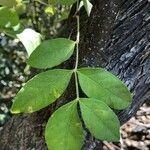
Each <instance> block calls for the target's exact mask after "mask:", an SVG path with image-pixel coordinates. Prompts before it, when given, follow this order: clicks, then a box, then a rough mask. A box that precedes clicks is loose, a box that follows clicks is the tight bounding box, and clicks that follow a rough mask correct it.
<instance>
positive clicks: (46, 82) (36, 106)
mask: <svg viewBox="0 0 150 150" xmlns="http://www.w3.org/2000/svg"><path fill="white" fill-rule="evenodd" d="M71 75H72V71H70V70H61V69H56V70H50V71H46V72H44V73H40V74H38V75H36V76H35V77H33V78H32V79H31V80H29V81H28V82H27V83H26V84H25V86H24V87H23V88H22V89H21V90H20V91H19V93H18V94H17V96H16V97H15V99H14V103H13V105H12V108H11V112H12V113H20V112H35V111H37V110H40V109H42V108H44V107H46V106H48V105H49V104H51V103H53V102H54V101H55V100H56V99H57V98H59V97H60V96H61V95H62V94H63V92H64V91H65V89H66V87H67V85H68V83H69V81H70V78H71Z"/></svg>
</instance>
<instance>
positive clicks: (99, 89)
mask: <svg viewBox="0 0 150 150" xmlns="http://www.w3.org/2000/svg"><path fill="white" fill-rule="evenodd" d="M78 76H79V82H80V86H81V88H82V90H83V92H84V93H85V94H86V95H87V96H88V97H93V98H96V99H99V100H101V101H103V102H105V103H106V104H107V105H109V106H110V107H111V108H115V109H124V108H126V107H128V106H129V104H130V103H131V100H132V96H131V93H130V92H129V91H128V89H127V87H126V86H125V85H124V84H123V83H122V82H121V81H120V80H119V79H118V78H117V77H115V76H114V75H112V74H111V73H109V72H108V71H106V70H104V69H102V68H82V69H79V70H78Z"/></svg>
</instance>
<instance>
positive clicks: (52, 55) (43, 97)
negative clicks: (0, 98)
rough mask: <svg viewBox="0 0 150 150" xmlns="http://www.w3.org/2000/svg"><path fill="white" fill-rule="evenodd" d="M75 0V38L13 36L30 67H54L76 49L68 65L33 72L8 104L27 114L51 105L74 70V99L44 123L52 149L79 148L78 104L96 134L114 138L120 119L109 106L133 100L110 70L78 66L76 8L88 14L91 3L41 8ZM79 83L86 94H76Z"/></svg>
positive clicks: (117, 135)
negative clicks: (73, 65) (42, 39)
mask: <svg viewBox="0 0 150 150" xmlns="http://www.w3.org/2000/svg"><path fill="white" fill-rule="evenodd" d="M75 2H76V5H77V6H76V13H75V15H76V18H77V36H76V41H73V40H70V39H67V38H55V39H51V40H45V41H42V42H41V37H40V35H39V34H38V33H36V32H34V31H31V30H29V29H26V30H25V31H24V32H22V33H21V34H17V35H16V36H17V37H18V38H19V39H20V41H21V42H22V43H23V44H24V45H25V47H26V49H27V51H28V54H29V59H28V61H27V63H28V64H29V65H30V66H31V67H34V68H39V69H47V68H53V67H55V66H57V65H59V64H61V63H62V62H64V61H66V60H68V59H69V58H70V57H71V55H72V54H73V53H74V50H75V51H76V61H75V67H74V68H73V69H50V70H48V71H45V72H43V73H40V74H38V75H36V76H35V77H33V78H32V79H31V80H29V81H28V82H27V83H26V84H25V85H24V86H23V87H22V89H21V90H20V91H19V92H18V94H17V95H16V97H15V99H14V102H13V105H12V108H11V112H12V113H14V114H16V113H22V112H24V113H31V112H35V111H38V110H40V109H42V108H44V107H46V106H48V105H50V104H52V103H53V102H55V101H56V100H57V99H58V98H59V97H60V96H61V95H62V94H63V93H64V92H65V90H66V88H67V86H68V84H69V82H70V79H71V76H72V75H74V77H75V87H76V99H75V100H72V101H71V102H68V103H67V104H65V105H63V106H61V107H60V108H58V109H57V110H56V111H55V112H54V113H53V114H52V115H51V117H50V118H49V121H48V123H47V125H46V130H45V139H46V143H47V145H48V148H49V149H51V150H56V149H59V150H80V149H81V148H82V145H83V142H84V134H83V127H82V122H81V120H80V118H79V112H78V109H77V106H79V107H78V108H80V112H81V117H82V118H83V122H84V124H85V126H86V128H87V129H88V130H89V131H90V133H91V134H92V135H93V136H94V137H95V138H97V139H100V140H107V141H119V139H120V133H119V128H120V124H119V120H118V118H117V116H116V115H115V113H114V112H113V111H112V110H111V108H112V109H118V110H121V109H124V108H126V107H128V105H129V104H130V103H131V100H132V96H131V94H130V92H129V91H128V89H127V87H126V86H125V85H124V84H123V83H122V81H120V80H119V79H118V78H117V77H116V76H114V75H113V74H111V73H110V72H108V71H106V70H105V69H102V68H91V67H85V68H79V67H78V57H79V43H80V16H79V15H78V11H79V10H80V8H81V7H82V6H84V7H85V9H86V11H87V14H88V16H90V12H91V9H92V4H91V3H90V2H89V0H82V1H81V2H79V0H55V1H54V0H52V1H50V6H49V7H47V8H46V10H45V11H46V12H49V13H51V14H53V13H54V12H53V10H55V8H53V7H54V6H55V5H56V4H62V5H69V6H70V5H72V4H73V3H75ZM5 9H6V10H7V11H10V9H9V8H8V7H3V8H1V9H0V14H1V12H2V10H3V11H4V13H5V11H6V10H5ZM12 14H13V13H12ZM12 18H16V19H15V20H14V19H12V20H11V18H10V21H11V22H10V23H11V24H9V29H13V30H14V27H16V25H18V18H17V17H16V15H15V16H13V17H12ZM6 23H7V22H6ZM6 23H5V25H6ZM6 29H8V26H7V27H6ZM6 31H7V30H5V32H6ZM14 31H15V30H14ZM27 33H32V35H34V36H32V39H28V38H27V37H26V35H28V34H27ZM15 34H16V33H15ZM29 41H32V43H31V42H29ZM29 43H30V44H29ZM79 86H80V87H81V89H82V91H83V92H84V93H85V94H86V96H87V97H86V98H84V97H80V93H79ZM68 101H70V100H68Z"/></svg>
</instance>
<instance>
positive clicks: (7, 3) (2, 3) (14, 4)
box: [0, 0, 16, 7]
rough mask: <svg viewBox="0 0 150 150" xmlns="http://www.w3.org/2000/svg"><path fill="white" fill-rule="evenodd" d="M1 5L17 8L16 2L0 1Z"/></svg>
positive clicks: (14, 0)
mask: <svg viewBox="0 0 150 150" xmlns="http://www.w3.org/2000/svg"><path fill="white" fill-rule="evenodd" d="M0 5H2V6H7V7H14V6H16V0H0Z"/></svg>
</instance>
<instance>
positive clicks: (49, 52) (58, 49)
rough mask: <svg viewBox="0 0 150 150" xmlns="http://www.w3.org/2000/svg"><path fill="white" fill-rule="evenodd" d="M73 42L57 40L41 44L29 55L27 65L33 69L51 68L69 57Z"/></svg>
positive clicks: (62, 39) (63, 39) (72, 49)
mask: <svg viewBox="0 0 150 150" xmlns="http://www.w3.org/2000/svg"><path fill="white" fill-rule="evenodd" d="M74 47H75V42H74V41H72V40H69V39H65V38H57V39H53V40H47V41H44V42H42V43H41V44H40V45H39V46H38V47H37V48H36V49H35V50H34V51H33V53H32V54H31V56H30V57H29V60H28V64H29V65H31V66H32V67H35V68H51V67H54V66H57V65H59V64H61V63H62V62H64V61H66V60H67V59H69V58H70V57H71V55H72V54H73V51H74Z"/></svg>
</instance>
